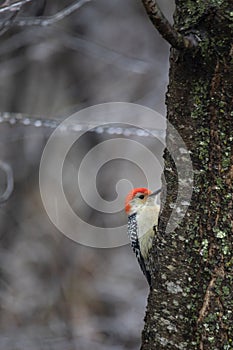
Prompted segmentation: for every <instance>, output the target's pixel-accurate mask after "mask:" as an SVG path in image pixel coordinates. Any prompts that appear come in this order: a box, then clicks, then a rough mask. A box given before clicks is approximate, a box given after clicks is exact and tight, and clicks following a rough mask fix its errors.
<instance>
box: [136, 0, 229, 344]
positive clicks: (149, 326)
mask: <svg viewBox="0 0 233 350" xmlns="http://www.w3.org/2000/svg"><path fill="white" fill-rule="evenodd" d="M143 3H144V6H145V8H146V10H147V12H148V14H149V16H150V18H151V20H152V22H153V23H154V25H155V27H157V29H158V30H159V31H160V33H161V34H162V35H163V37H164V38H165V39H166V40H167V41H168V42H169V43H170V44H171V45H172V49H171V56H170V64H171V66H170V82H169V87H168V92H167V99H166V103H167V108H168V116H167V117H168V120H169V121H170V122H171V123H172V125H173V126H174V127H175V128H176V130H177V131H178V132H179V134H180V136H181V137H182V138H183V140H184V142H185V143H186V146H187V148H188V150H189V153H190V156H191V159H192V164H193V169H194V174H195V177H194V186H193V196H192V200H191V203H190V206H189V209H188V211H187V213H186V216H185V218H184V220H183V221H182V223H181V224H180V225H179V227H177V228H176V229H175V230H174V231H173V232H172V233H169V234H168V233H166V232H165V227H166V225H167V222H168V218H169V216H170V212H171V207H172V208H174V210H176V212H177V215H178V213H179V212H180V211H182V206H181V207H178V206H177V204H174V202H175V197H176V192H177V188H178V186H180V183H178V177H179V176H180V174H177V171H176V169H175V164H174V160H172V159H171V156H170V155H169V152H168V151H166V152H165V155H164V159H165V178H166V185H167V202H166V204H165V207H164V209H163V212H162V216H161V219H160V224H159V232H160V233H161V234H160V235H158V236H157V238H156V242H155V244H154V268H156V269H157V268H158V263H159V273H156V272H155V276H154V279H155V280H154V287H153V288H152V291H151V293H150V296H149V300H148V309H147V313H146V317H145V328H144V331H143V334H142V347H141V349H142V350H152V349H156V350H159V349H167V350H168V349H172V350H174V349H189V350H191V349H195V350H196V349H200V350H207V349H208V350H211V349H212V350H214V349H218V350H220V349H222V350H223V349H225V350H226V349H232V348H233V344H232V342H233V340H232V339H233V313H232V310H233V272H232V271H233V269H232V264H233V257H232V251H233V235H232V233H233V232H232V231H233V229H232V220H233V217H232V203H233V202H232V180H233V152H232V127H233V124H232V110H233V46H232V37H233V15H232V14H233V3H232V1H231V0H226V1H216V0H209V1H182V0H176V11H175V16H174V27H172V26H171V25H170V24H169V23H168V22H167V21H166V19H165V18H164V17H163V15H162V14H161V12H160V10H159V9H158V7H157V4H156V1H143ZM171 133H172V130H170V129H169V127H168V130H167V144H168V148H169V149H171V148H173V149H174V148H175V147H176V140H173V138H172V137H170V136H171ZM181 156H182V155H181ZM184 172H185V169H184ZM186 180H187V181H186V183H185V184H184V188H185V186H186V187H187V188H188V187H189V186H190V182H189V180H190V179H189V175H188V174H187V179H186ZM159 243H162V248H161V249H157V248H156V247H158V244H159Z"/></svg>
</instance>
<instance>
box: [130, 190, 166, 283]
mask: <svg viewBox="0 0 233 350" xmlns="http://www.w3.org/2000/svg"><path fill="white" fill-rule="evenodd" d="M160 192H161V189H159V190H157V191H155V192H152V191H150V190H148V189H147V188H134V189H133V190H131V191H130V192H129V194H128V195H127V197H126V200H125V211H126V214H127V215H128V236H129V240H130V243H131V246H132V248H133V251H134V253H135V254H136V257H137V259H138V262H139V265H140V267H141V270H142V272H143V273H144V275H145V277H146V279H147V281H148V284H149V286H150V287H151V274H150V271H149V266H148V263H149V259H148V257H149V252H150V249H151V247H152V242H153V238H154V235H155V230H156V227H157V225H158V216H159V211H160V206H159V205H158V204H157V203H156V201H157V195H158V194H159V193H160Z"/></svg>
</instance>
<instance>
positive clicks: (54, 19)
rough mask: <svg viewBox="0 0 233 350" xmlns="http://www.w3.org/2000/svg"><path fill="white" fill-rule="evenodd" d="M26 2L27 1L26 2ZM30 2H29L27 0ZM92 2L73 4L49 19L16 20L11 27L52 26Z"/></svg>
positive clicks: (85, 1) (84, 1) (81, 0)
mask: <svg viewBox="0 0 233 350" xmlns="http://www.w3.org/2000/svg"><path fill="white" fill-rule="evenodd" d="M25 1H26V0H25ZM27 1H29V0H27ZM90 1H91V0H79V1H76V2H75V3H73V4H72V5H70V6H68V7H66V8H64V9H63V10H61V11H59V12H57V13H56V14H55V15H53V16H48V17H38V18H33V17H28V18H27V17H26V18H16V19H15V20H14V21H13V23H12V22H11V21H10V22H9V25H11V26H12V25H16V26H19V27H26V26H43V27H45V26H50V25H52V24H54V23H56V22H58V21H60V20H62V19H63V18H65V17H67V16H69V15H70V14H71V13H73V12H75V11H76V10H78V9H79V8H80V7H82V6H83V5H85V4H86V3H88V2H90Z"/></svg>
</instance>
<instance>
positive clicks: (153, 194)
mask: <svg viewBox="0 0 233 350" xmlns="http://www.w3.org/2000/svg"><path fill="white" fill-rule="evenodd" d="M161 191H162V188H160V189H159V190H157V191H154V192H152V193H151V194H149V196H148V197H153V196H157V194H159V193H160V192H161Z"/></svg>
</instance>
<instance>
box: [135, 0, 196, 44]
mask: <svg viewBox="0 0 233 350" xmlns="http://www.w3.org/2000/svg"><path fill="white" fill-rule="evenodd" d="M142 3H143V5H144V7H145V9H146V11H147V14H148V16H149V17H150V20H151V22H152V23H153V25H154V26H155V28H156V29H157V30H158V31H159V33H160V34H161V35H162V37H163V38H164V39H165V40H166V41H167V42H169V44H170V45H171V46H172V47H174V48H175V49H178V50H182V49H187V48H188V49H190V48H193V47H196V46H197V45H198V42H197V40H196V38H195V37H194V36H193V35H189V36H184V35H182V34H180V33H179V32H177V31H176V30H175V28H174V27H173V26H172V25H171V23H169V21H168V20H167V18H166V17H165V16H164V14H163V13H162V12H161V10H160V8H159V6H158V4H157V2H156V0H142Z"/></svg>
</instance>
